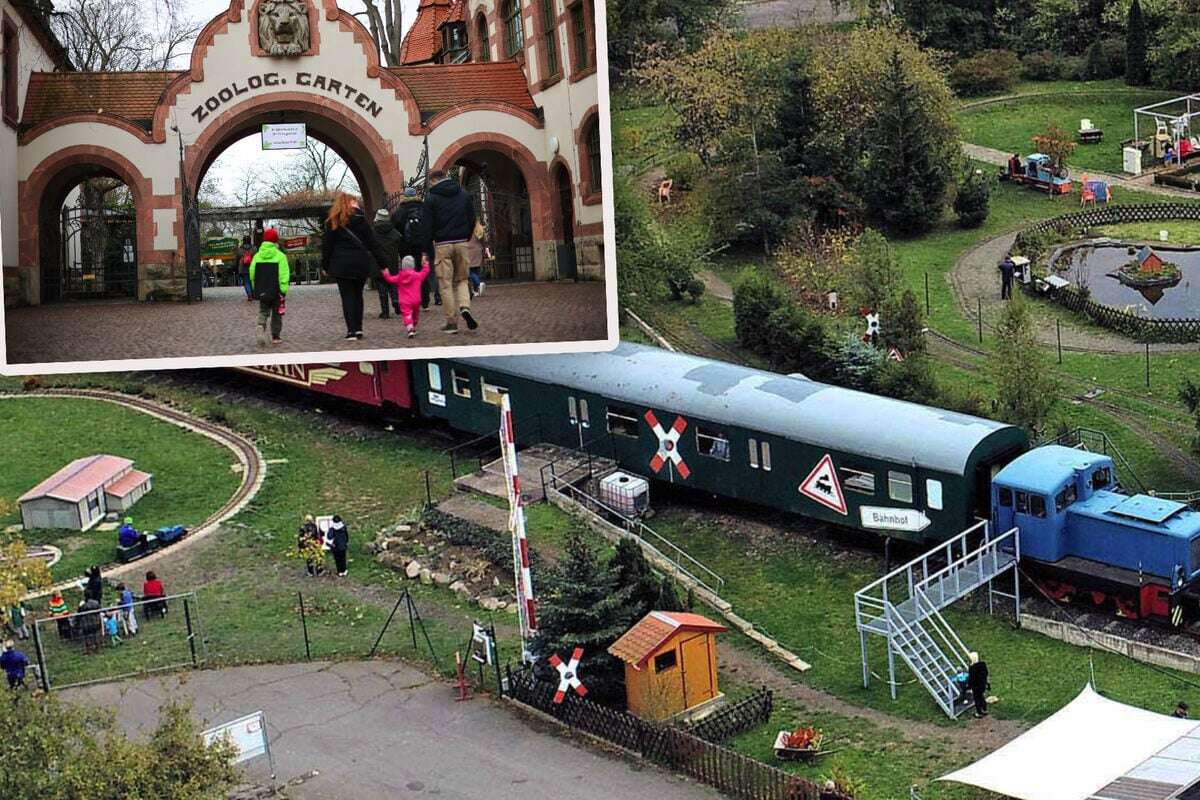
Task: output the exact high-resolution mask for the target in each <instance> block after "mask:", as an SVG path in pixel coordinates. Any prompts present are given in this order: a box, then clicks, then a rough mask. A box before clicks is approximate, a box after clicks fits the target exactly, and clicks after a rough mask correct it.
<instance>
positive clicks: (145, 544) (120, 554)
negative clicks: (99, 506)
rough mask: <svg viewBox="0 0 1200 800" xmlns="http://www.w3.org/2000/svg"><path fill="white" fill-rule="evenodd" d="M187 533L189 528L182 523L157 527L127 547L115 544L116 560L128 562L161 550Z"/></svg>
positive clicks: (123, 562)
mask: <svg viewBox="0 0 1200 800" xmlns="http://www.w3.org/2000/svg"><path fill="white" fill-rule="evenodd" d="M188 533H189V530H188V529H187V528H185V527H184V526H183V525H168V526H166V527H163V528H159V529H158V530H156V531H154V532H153V533H149V532H147V533H143V534H142V535H141V536H139V537H138V540H137V541H136V542H134V543H133V544H131V545H129V546H128V547H123V546H121V545H119V544H118V545H117V561H119V562H120V563H122V564H128V563H129V562H130V561H137V560H138V559H139V558H145V557H146V556H148V555H150V554H151V553H155V552H158V551H159V550H162V549H163V548H164V547H170V546H171V545H173V544H175V543H176V542H178V541H179V540H180V539H182V538H183V537H185V536H187V535H188Z"/></svg>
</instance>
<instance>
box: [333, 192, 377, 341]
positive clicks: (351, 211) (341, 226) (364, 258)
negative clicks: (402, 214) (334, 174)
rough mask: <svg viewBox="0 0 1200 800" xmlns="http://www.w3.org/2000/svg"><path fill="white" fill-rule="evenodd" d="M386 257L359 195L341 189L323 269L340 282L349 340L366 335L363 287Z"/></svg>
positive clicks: (375, 273) (339, 290)
mask: <svg viewBox="0 0 1200 800" xmlns="http://www.w3.org/2000/svg"><path fill="white" fill-rule="evenodd" d="M386 261H387V256H386V255H385V254H384V252H383V249H382V248H381V247H380V246H379V242H378V240H376V238H375V231H373V230H372V229H371V226H370V224H369V223H368V222H367V217H366V214H364V213H363V210H362V206H361V205H360V204H359V201H358V198H357V197H354V196H353V195H349V194H345V193H344V192H339V193H338V195H337V197H335V198H334V201H333V208H331V209H330V210H329V218H328V219H326V220H325V228H324V232H323V234H322V236H321V271H322V272H324V273H325V274H327V275H329V276H331V277H332V278H333V279H334V280H335V281H336V282H337V287H338V294H339V295H341V298H342V317H343V318H344V319H345V322H346V339H347V340H348V341H349V340H353V339H362V338H363V287H365V286H366V285H367V278H369V277H371V276H372V275H377V274H378V273H379V272H380V271H381V270H382V269H383V266H384V264H385V263H386Z"/></svg>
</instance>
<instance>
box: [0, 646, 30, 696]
mask: <svg viewBox="0 0 1200 800" xmlns="http://www.w3.org/2000/svg"><path fill="white" fill-rule="evenodd" d="M28 666H29V659H28V658H27V657H26V656H25V654H24V653H22V652H21V651H20V650H18V649H17V646H16V645H15V644H13V642H12V641H11V640H9V641H7V642H5V643H4V653H3V654H0V669H3V670H4V674H5V675H6V676H7V677H8V688H10V689H17V688H19V687H21V686H24V685H25V669H26V668H27V667H28Z"/></svg>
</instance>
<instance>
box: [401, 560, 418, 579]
mask: <svg viewBox="0 0 1200 800" xmlns="http://www.w3.org/2000/svg"><path fill="white" fill-rule="evenodd" d="M404 574H405V576H407V577H408V578H410V579H411V578H416V577H417V576H419V575H420V574H421V562H419V561H417V560H416V559H413V560H412V561H410V562H408V566H407V567H405V568H404Z"/></svg>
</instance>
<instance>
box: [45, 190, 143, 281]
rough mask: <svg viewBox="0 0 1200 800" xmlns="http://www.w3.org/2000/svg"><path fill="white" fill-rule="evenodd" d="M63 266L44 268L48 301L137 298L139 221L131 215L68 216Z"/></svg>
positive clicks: (73, 212)
mask: <svg viewBox="0 0 1200 800" xmlns="http://www.w3.org/2000/svg"><path fill="white" fill-rule="evenodd" d="M59 230H60V238H59V242H58V244H59V247H58V252H57V253H56V254H51V253H47V256H49V257H51V258H54V257H57V262H58V263H57V264H50V265H47V266H49V268H48V269H47V268H43V270H42V281H43V284H44V285H43V287H42V292H43V297H44V298H46V299H49V300H85V299H106V298H120V297H137V274H138V265H137V219H136V217H135V216H134V214H133V212H132V211H130V210H126V209H102V210H100V211H96V210H95V209H90V208H82V207H71V208H64V209H63V210H62V220H61V226H60V229H59Z"/></svg>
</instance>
